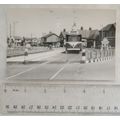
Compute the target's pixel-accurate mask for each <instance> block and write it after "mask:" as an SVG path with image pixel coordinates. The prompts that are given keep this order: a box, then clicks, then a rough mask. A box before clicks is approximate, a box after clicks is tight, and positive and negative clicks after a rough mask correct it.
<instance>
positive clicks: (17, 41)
mask: <svg viewBox="0 0 120 120" xmlns="http://www.w3.org/2000/svg"><path fill="white" fill-rule="evenodd" d="M22 40H23V38H22V37H20V36H11V37H8V38H7V44H8V47H17V46H21V42H22Z"/></svg>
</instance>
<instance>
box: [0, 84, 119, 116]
mask: <svg viewBox="0 0 120 120" xmlns="http://www.w3.org/2000/svg"><path fill="white" fill-rule="evenodd" d="M0 99H1V106H0V112H1V113H2V114H29V113H30V114H75V115H76V114H78V115H82V114H85V115H87V114H93V115H96V114H110V115H111V114H113V115H114V114H115V115H116V114H119V115H120V85H89V84H71V85H69V84H65V85H64V84H40V83H36V84H20V83H19V84H16V83H6V84H3V85H2V86H1V97H0Z"/></svg>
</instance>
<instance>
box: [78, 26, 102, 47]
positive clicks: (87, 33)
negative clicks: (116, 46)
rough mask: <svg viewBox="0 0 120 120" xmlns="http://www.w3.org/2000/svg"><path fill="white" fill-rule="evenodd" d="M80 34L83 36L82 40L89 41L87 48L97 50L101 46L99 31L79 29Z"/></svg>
mask: <svg viewBox="0 0 120 120" xmlns="http://www.w3.org/2000/svg"><path fill="white" fill-rule="evenodd" d="M78 31H79V33H80V34H81V35H82V39H85V40H86V41H87V47H88V48H91V47H94V48H97V47H98V45H99V44H100V41H99V30H92V28H90V29H88V30H86V29H85V30H84V29H83V28H82V29H79V30H78Z"/></svg>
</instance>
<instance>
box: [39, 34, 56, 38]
mask: <svg viewBox="0 0 120 120" xmlns="http://www.w3.org/2000/svg"><path fill="white" fill-rule="evenodd" d="M52 35H55V36H57V37H58V35H56V34H55V33H48V34H46V35H44V36H42V37H41V38H48V37H50V36H52Z"/></svg>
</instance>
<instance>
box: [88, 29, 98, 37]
mask: <svg viewBox="0 0 120 120" xmlns="http://www.w3.org/2000/svg"><path fill="white" fill-rule="evenodd" d="M98 36H99V31H98V30H91V32H90V35H89V37H88V39H96V38H97V37H98Z"/></svg>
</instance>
